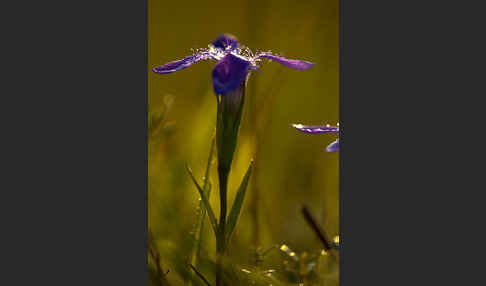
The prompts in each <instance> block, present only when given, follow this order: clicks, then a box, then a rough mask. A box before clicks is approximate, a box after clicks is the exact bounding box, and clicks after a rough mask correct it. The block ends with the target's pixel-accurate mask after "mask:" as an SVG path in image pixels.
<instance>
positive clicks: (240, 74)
mask: <svg viewBox="0 0 486 286" xmlns="http://www.w3.org/2000/svg"><path fill="white" fill-rule="evenodd" d="M262 58H263V59H269V60H272V61H276V62H278V63H280V64H282V65H284V66H287V67H289V68H293V69H297V70H306V69H309V68H311V67H312V66H313V65H314V64H313V63H310V62H306V61H301V60H291V59H286V58H284V57H281V56H276V55H273V54H272V53H271V52H260V53H256V54H253V53H252V52H251V50H250V49H248V48H246V47H243V46H241V45H240V44H239V43H238V41H237V40H236V38H235V37H234V36H231V35H228V34H224V35H220V36H219V37H218V38H217V39H216V40H215V41H214V42H212V43H211V44H210V45H209V47H208V48H207V49H199V50H197V51H196V52H195V53H194V54H193V55H192V56H188V57H185V58H184V59H182V60H178V61H173V62H170V63H167V64H165V65H163V66H159V67H156V68H153V71H154V72H155V73H159V74H167V73H173V72H176V71H179V70H182V69H185V68H187V67H189V66H190V65H192V64H195V63H197V62H199V61H202V60H207V59H212V60H216V61H217V62H218V63H217V64H216V66H215V67H214V69H213V72H212V80H213V89H214V92H215V93H216V94H217V95H224V94H227V93H229V92H231V91H233V90H235V89H236V88H238V87H239V86H240V85H241V83H242V82H243V81H244V80H245V79H246V77H247V75H248V74H250V72H251V71H252V70H256V69H258V68H259V66H258V62H260V61H261V59H262Z"/></svg>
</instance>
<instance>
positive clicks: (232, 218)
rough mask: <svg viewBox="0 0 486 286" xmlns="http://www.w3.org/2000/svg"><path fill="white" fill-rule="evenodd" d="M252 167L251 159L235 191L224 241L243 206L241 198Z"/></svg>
mask: <svg viewBox="0 0 486 286" xmlns="http://www.w3.org/2000/svg"><path fill="white" fill-rule="evenodd" d="M252 167H253V160H252V161H251V162H250V166H249V167H248V170H247V171H246V174H245V177H243V180H242V181H241V184H240V187H239V188H238V192H237V193H236V197H235V201H234V202H233V206H232V207H231V212H230V214H229V217H228V223H227V228H226V231H227V232H226V241H227V242H228V243H229V240H230V239H231V234H232V233H233V230H234V229H235V226H236V222H237V221H238V217H239V215H240V212H241V207H242V206H243V200H244V199H245V194H246V188H247V187H248V182H249V179H250V175H251V170H252Z"/></svg>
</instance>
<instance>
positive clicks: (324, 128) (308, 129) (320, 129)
mask: <svg viewBox="0 0 486 286" xmlns="http://www.w3.org/2000/svg"><path fill="white" fill-rule="evenodd" d="M292 127H294V128H295V129H297V130H299V131H301V132H304V133H309V134H319V133H334V134H339V124H337V126H331V125H329V124H326V125H302V124H292ZM326 151H327V152H338V151H339V138H337V139H336V140H335V141H334V142H332V143H331V144H329V145H328V146H327V147H326Z"/></svg>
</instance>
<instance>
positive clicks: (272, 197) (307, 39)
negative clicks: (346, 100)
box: [147, 0, 339, 268]
mask: <svg viewBox="0 0 486 286" xmlns="http://www.w3.org/2000/svg"><path fill="white" fill-rule="evenodd" d="M338 29H339V20H338V1H337V0H312V1H290V0H289V1H282V0H279V1H277V0H270V1H220V0H216V1H163V0H149V1H148V44H149V45H148V46H149V49H148V63H149V66H148V67H147V69H149V74H148V96H149V98H148V102H149V121H151V122H150V123H149V154H148V157H149V182H148V183H149V189H148V192H149V201H148V223H149V228H150V229H151V230H152V231H153V233H154V236H155V237H156V238H157V241H158V245H159V247H160V249H161V251H162V252H163V253H165V254H167V255H169V253H170V254H174V253H177V255H179V256H181V257H183V256H184V255H185V254H186V253H185V251H186V249H185V243H187V241H188V240H189V239H190V233H191V229H192V226H193V224H194V222H195V216H196V215H195V211H196V208H197V206H198V200H199V195H198V192H197V190H196V189H195V187H194V185H193V184H192V182H191V181H190V177H189V176H188V174H187V172H186V170H185V165H184V164H185V163H186V162H187V163H188V164H189V165H190V167H191V168H192V169H193V171H194V174H195V175H196V177H197V178H198V179H201V178H202V177H203V175H204V169H205V165H206V160H207V157H208V153H209V146H210V140H211V137H212V134H213V132H214V128H215V123H216V100H215V96H214V94H213V91H212V84H211V71H212V68H213V66H214V64H215V62H214V61H203V62H199V63H197V64H195V65H193V66H191V67H189V68H187V69H185V70H182V71H179V72H176V73H173V74H166V75H159V74H155V73H153V72H152V71H151V68H153V67H155V66H159V65H162V64H165V63H167V62H169V61H173V60H178V59H182V58H184V57H185V56H188V55H191V54H192V51H191V48H205V47H207V45H208V44H209V43H211V42H212V41H213V40H214V39H215V38H216V36H217V35H218V34H221V33H229V34H232V35H235V36H236V37H237V38H238V39H239V41H240V43H241V44H242V45H245V46H247V47H249V48H250V49H251V50H252V51H255V50H259V51H267V50H271V51H272V52H274V53H278V54H282V55H284V56H286V57H287V58H291V59H301V60H307V61H311V62H314V63H315V66H314V67H313V68H311V69H310V70H307V71H297V70H293V69H290V68H287V67H285V66H282V65H280V64H278V63H276V62H269V61H267V60H264V61H262V62H261V64H260V67H261V69H260V70H261V72H258V71H254V72H252V74H251V76H250V78H249V81H248V85H247V95H246V102H245V107H244V113H243V118H242V123H241V127H240V135H239V140H238V146H237V150H236V153H235V159H234V161H233V167H232V172H231V174H230V178H229V194H228V199H229V205H230V206H231V204H232V201H233V198H234V195H235V192H236V189H237V187H238V185H239V183H240V182H241V179H242V177H243V175H244V172H245V171H246V168H247V167H248V164H249V161H250V159H251V158H254V159H255V169H254V172H253V174H252V178H251V183H250V186H249V189H248V191H247V196H246V198H245V202H244V205H243V210H242V213H241V216H240V220H239V221H238V225H237V226H236V230H235V233H234V236H233V239H232V241H231V244H230V246H229V255H230V256H231V258H232V259H234V261H235V263H242V264H245V263H247V260H248V255H249V249H250V248H251V247H254V246H262V247H264V248H266V247H270V246H272V245H275V244H282V243H285V244H286V245H288V246H290V247H291V248H292V249H294V250H295V251H297V252H299V251H307V250H312V249H318V248H320V247H321V246H320V243H319V241H318V239H317V238H316V236H315V235H314V233H313V232H312V231H311V229H310V228H309V227H308V225H306V223H305V221H304V219H303V217H302V215H301V207H302V205H303V204H306V205H308V206H309V208H310V210H311V211H312V213H313V214H314V215H315V216H316V218H317V219H318V221H319V223H320V224H321V225H322V226H323V228H324V229H325V230H326V232H327V233H328V234H329V236H331V237H333V236H335V235H338V233H339V218H338V213H339V211H338V206H339V196H338V192H339V191H338V190H339V186H338V182H339V180H338V177H339V174H338V165H339V153H327V152H325V147H326V146H327V145H328V144H329V143H331V142H332V141H333V140H334V139H335V136H334V135H331V134H322V135H314V136H312V135H308V134H303V133H300V132H298V131H297V130H295V129H293V128H292V127H291V126H290V124H292V123H302V124H326V123H329V124H336V123H337V122H338V118H339V115H338V104H339V102H338V100H339V96H338V92H339V91H338V81H339V78H338V74H339V73H338V72H339V71H338V66H339V63H338V52H339V44H338V43H339V41H338V36H339V33H338ZM210 180H211V182H212V184H213V192H212V193H211V198H210V201H211V204H212V206H213V208H214V210H215V213H216V214H218V213H219V198H218V192H217V182H218V180H217V172H216V164H215V162H214V163H213V166H212V169H211V175H210ZM210 231H211V230H210V227H209V223H208V221H207V220H206V227H205V229H204V237H203V246H202V250H201V251H202V255H207V256H208V257H211V256H212V255H214V248H215V241H214V235H213V234H212V233H210ZM187 251H189V250H187ZM167 263H168V265H167V267H168V268H170V267H177V266H174V265H171V264H170V262H167Z"/></svg>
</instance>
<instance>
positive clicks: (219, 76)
mask: <svg viewBox="0 0 486 286" xmlns="http://www.w3.org/2000/svg"><path fill="white" fill-rule="evenodd" d="M249 66H250V62H249V61H247V60H244V59H242V58H240V57H237V56H235V55H233V54H227V55H226V56H224V58H222V59H221V60H220V61H219V62H218V64H216V66H215V67H214V69H213V73H212V78H213V88H214V92H215V93H216V94H219V95H223V94H226V93H228V92H230V91H233V90H235V89H236V88H237V87H238V86H239V85H240V84H241V82H242V81H243V80H245V78H246V75H247V74H248V71H249Z"/></svg>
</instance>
